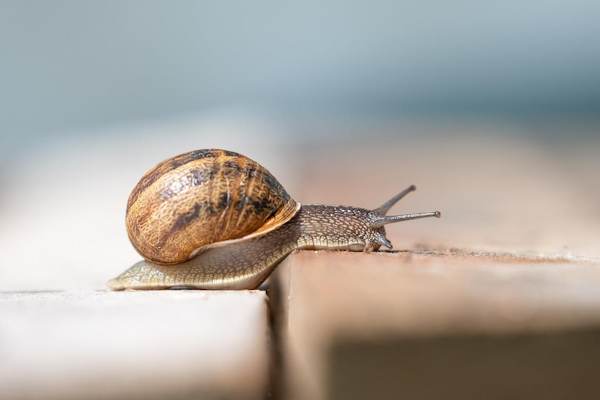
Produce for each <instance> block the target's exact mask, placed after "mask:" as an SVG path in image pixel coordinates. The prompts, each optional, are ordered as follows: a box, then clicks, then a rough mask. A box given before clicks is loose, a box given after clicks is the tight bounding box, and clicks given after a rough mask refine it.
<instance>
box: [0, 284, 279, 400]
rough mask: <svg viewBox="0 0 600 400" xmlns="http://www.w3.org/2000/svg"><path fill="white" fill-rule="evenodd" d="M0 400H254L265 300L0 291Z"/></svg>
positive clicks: (249, 294)
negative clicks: (138, 399)
mask: <svg viewBox="0 0 600 400" xmlns="http://www.w3.org/2000/svg"><path fill="white" fill-rule="evenodd" d="M0 315H1V318H0V398H1V399H5V400H11V399H39V398H44V399H100V398H101V399H132V398H144V399H154V398H156V399H162V398H169V399H193V398H202V399H212V398H214V399H262V398H264V397H265V394H266V392H267V386H268V379H269V372H268V369H269V363H270V349H269V346H270V340H271V339H270V332H269V327H268V309H267V302H266V296H265V294H264V292H258V291H239V292H199V291H197V292H191V291H170V292H167V291H156V292H101V291H99V292H90V291H86V292H37V293H35V292H34V293H23V292H2V293H0Z"/></svg>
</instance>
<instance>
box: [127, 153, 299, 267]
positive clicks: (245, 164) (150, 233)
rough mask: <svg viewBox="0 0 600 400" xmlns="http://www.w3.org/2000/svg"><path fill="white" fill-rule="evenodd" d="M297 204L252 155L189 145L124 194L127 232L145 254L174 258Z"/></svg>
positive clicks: (285, 213) (280, 219)
mask: <svg viewBox="0 0 600 400" xmlns="http://www.w3.org/2000/svg"><path fill="white" fill-rule="evenodd" d="M299 209H300V204H298V203H296V202H295V201H294V199H292V198H291V197H290V196H289V195H288V194H287V192H286V191H285V189H284V188H283V186H281V184H280V183H279V182H278V181H277V179H275V178H274V177H273V176H272V175H271V174H270V173H269V171H267V170H266V169H265V168H264V167H262V166H261V165H260V164H258V163H257V162H255V161H253V160H251V159H249V158H248V157H245V156H243V155H241V154H238V153H234V152H232V151H226V150H218V149H209V150H196V151H191V152H189V153H185V154H181V155H178V156H175V157H173V158H170V159H168V160H165V161H163V162H161V163H160V164H158V165H157V166H156V167H154V168H152V169H151V170H150V171H148V172H146V174H145V175H144V176H143V177H142V179H140V181H139V182H138V184H137V185H136V186H135V188H134V189H133V191H132V192H131V195H130V196H129V200H128V202H127V215H126V218H125V219H126V224H127V234H128V235H129V239H130V240H131V243H132V244H133V246H134V247H135V248H136V250H137V251H138V252H139V253H140V254H141V255H142V256H143V257H144V258H145V259H147V260H149V261H152V262H155V263H159V264H177V263H181V262H184V261H187V260H189V259H190V258H192V257H193V256H194V255H196V254H197V253H198V252H200V251H202V250H204V249H206V248H207V247H209V246H211V247H212V246H216V245H219V243H222V242H224V241H227V240H232V239H240V238H247V237H250V236H252V237H254V236H257V235H262V234H264V233H267V232H269V231H271V230H273V229H275V228H277V227H279V226H281V225H282V224H284V223H286V222H287V221H289V220H290V219H291V218H292V217H293V216H294V215H295V214H296V212H297V211H298V210H299Z"/></svg>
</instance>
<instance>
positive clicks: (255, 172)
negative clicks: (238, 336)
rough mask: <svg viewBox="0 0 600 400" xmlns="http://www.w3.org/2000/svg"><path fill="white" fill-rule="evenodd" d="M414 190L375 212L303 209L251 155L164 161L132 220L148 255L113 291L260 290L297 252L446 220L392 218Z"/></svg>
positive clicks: (363, 243)
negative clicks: (405, 224)
mask: <svg viewBox="0 0 600 400" xmlns="http://www.w3.org/2000/svg"><path fill="white" fill-rule="evenodd" d="M414 190H416V187H415V186H414V185H413V186H409V187H408V188H406V189H404V190H403V191H401V192H400V193H398V194H397V195H395V196H394V197H392V198H391V199H389V200H388V201H386V202H385V203H384V204H383V205H381V206H380V207H378V208H375V209H373V210H367V209H364V208H357V207H347V206H328V205H301V204H300V203H298V202H296V201H295V200H294V199H293V198H291V197H290V195H289V194H288V193H287V192H286V190H285V188H284V187H283V186H282V185H281V184H280V183H279V182H278V181H277V179H275V177H274V176H273V175H271V173H270V172H269V171H268V170H267V169H266V168H264V167H263V166H261V165H260V164H258V163H257V162H255V161H253V160H251V159H250V158H248V157H246V156H243V155H241V154H238V153H234V152H232V151H227V150H219V149H206V150H195V151H191V152H188V153H184V154H180V155H178V156H175V157H172V158H170V159H168V160H165V161H163V162H161V163H159V164H158V165H156V166H155V167H154V168H152V169H151V170H149V171H148V172H146V173H145V174H144V176H142V178H141V179H140V181H139V182H138V183H137V185H136V186H135V187H134V188H133V190H132V192H131V194H130V196H129V199H128V201H127V211H126V217H125V224H126V228H127V234H128V236H129V240H130V241H131V243H132V245H133V247H134V248H135V249H136V250H137V251H138V253H139V254H140V255H141V256H142V257H143V258H144V259H143V260H142V261H139V262H138V263H136V264H134V265H133V266H132V267H131V268H129V269H127V270H126V271H125V272H123V273H122V274H121V275H119V276H117V277H116V278H114V279H112V280H110V281H109V282H108V287H109V288H111V289H113V290H124V289H169V288H182V287H186V288H194V289H256V288H257V287H259V286H260V284H261V283H262V282H263V281H264V280H265V279H266V278H267V277H268V276H269V275H270V274H271V272H273V270H274V269H275V267H276V266H277V264H278V263H279V262H280V261H282V260H283V259H284V258H285V257H286V256H287V255H288V254H290V253H291V252H292V251H294V250H297V249H325V250H326V249H331V250H348V251H365V252H368V251H376V250H378V249H379V248H380V247H381V246H384V247H387V248H390V249H391V248H392V244H391V242H390V241H389V240H388V239H387V238H386V235H385V225H386V224H389V223H393V222H399V221H408V220H412V219H418V218H427V217H438V218H439V217H440V212H439V211H433V212H424V213H414V214H404V215H387V213H388V211H389V210H390V208H392V206H393V205H394V204H396V203H397V202H398V201H399V200H400V199H401V198H403V197H404V196H405V195H407V194H408V193H410V192H412V191H414Z"/></svg>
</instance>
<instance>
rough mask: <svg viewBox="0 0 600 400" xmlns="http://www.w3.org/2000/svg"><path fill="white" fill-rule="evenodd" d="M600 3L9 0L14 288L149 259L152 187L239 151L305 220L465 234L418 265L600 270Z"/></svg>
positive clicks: (6, 234)
mask: <svg viewBox="0 0 600 400" xmlns="http://www.w3.org/2000/svg"><path fill="white" fill-rule="evenodd" d="M598 21H600V3H598V2H597V1H593V0H573V1H570V2H564V1H552V0H527V1H523V0H519V1H517V0H507V1H503V2H497V3H494V2H477V1H469V0H466V1H457V2H451V3H448V2H440V1H437V2H436V1H419V2H416V1H369V2H367V1H364V2H344V1H312V0H308V1H303V2H295V3H293V4H286V2H279V1H265V2H258V3H257V2H204V1H178V2H168V1H141V0H134V1H120V2H92V1H53V2H43V1H6V0H4V1H1V2H0V48H1V49H2V53H1V54H2V55H1V57H2V62H1V63H0V88H1V90H0V135H1V136H0V183H1V184H2V188H3V190H2V191H0V220H1V221H2V222H1V223H0V248H1V250H2V254H3V257H2V258H3V260H2V261H1V262H0V289H4V290H39V289H59V288H69V287H78V288H80V287H95V288H98V287H102V285H103V282H104V281H105V280H106V279H107V278H108V277H110V276H112V275H114V274H116V273H118V272H120V271H121V270H122V269H124V267H126V266H127V265H128V264H131V263H132V262H134V261H136V260H137V259H138V258H139V256H138V255H137V254H136V253H135V251H134V250H133V249H132V247H131V246H130V245H129V243H128V240H127V237H126V234H125V229H124V226H123V225H124V224H123V218H124V210H125V203H126V199H127V196H128V194H129V191H130V190H131V188H132V187H133V186H134V185H135V183H136V182H137V180H138V179H139V177H141V175H142V174H143V173H144V172H145V171H146V170H147V169H149V168H150V167H152V166H153V165H154V164H156V163H157V162H159V161H160V160H162V159H165V158H167V157H170V156H172V155H174V154H177V153H180V152H183V151H187V150H191V149H196V148H208V147H224V148H228V149H231V150H235V151H238V152H241V153H243V154H246V155H248V156H250V157H252V158H254V159H256V160H258V161H259V162H261V163H262V164H263V165H265V166H266V167H267V168H268V169H269V170H270V171H271V172H273V174H274V175H275V176H277V177H278V179H279V180H280V181H281V182H282V183H283V184H284V186H285V187H286V188H287V189H288V191H289V192H290V193H291V194H292V195H293V196H294V197H295V198H297V199H298V200H299V201H301V202H335V203H346V204H353V205H357V206H365V207H367V206H369V207H374V206H376V205H378V203H380V202H382V201H383V200H385V199H386V198H387V197H389V196H391V195H392V194H393V193H394V192H396V191H398V190H400V189H401V188H403V187H405V186H407V185H409V184H411V183H415V184H417V185H418V186H419V188H420V190H419V191H418V192H417V193H416V194H414V195H413V197H412V198H411V199H409V200H407V201H406V203H404V205H403V207H405V208H406V209H411V210H414V211H425V210H429V209H441V210H442V211H443V212H444V215H445V218H444V219H443V220H442V222H440V221H423V222H420V223H418V224H417V223H415V224H414V225H410V226H408V225H407V226H406V227H393V228H390V236H391V239H392V240H393V241H394V243H395V244H396V247H398V248H411V247H419V246H421V247H423V246H425V247H439V248H452V247H466V248H476V249H490V250H503V251H519V252H529V253H536V254H560V255H561V256H573V257H594V256H600V254H598V250H597V248H596V244H595V243H594V242H593V238H594V237H596V238H597V237H598V234H600V222H599V221H600V210H599V208H598V206H597V204H598V199H600V195H599V193H600V188H599V186H598V183H597V174H596V172H597V171H598V169H597V167H598V164H599V162H598V161H597V158H598V150H599V149H600V147H599V144H600V130H599V126H600V125H599V117H600V114H599V112H600V72H599V71H600V41H599V40H598V38H599V37H600V24H599V23H598Z"/></svg>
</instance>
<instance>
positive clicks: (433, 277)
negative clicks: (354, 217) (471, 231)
mask: <svg viewBox="0 0 600 400" xmlns="http://www.w3.org/2000/svg"><path fill="white" fill-rule="evenodd" d="M276 274H277V275H276V282H277V283H276V285H275V288H274V290H273V292H274V295H275V301H276V302H277V307H278V309H279V310H280V312H279V315H280V318H281V319H280V321H279V326H280V332H279V333H280V335H281V338H282V346H283V347H282V348H283V355H284V357H283V365H284V367H285V391H284V393H285V398H289V399H306V398H311V399H324V398H334V399H337V398H340V399H342V398H343V399H349V398H364V395H366V394H369V395H370V396H371V397H373V398H378V399H383V398H398V397H399V396H400V395H403V396H407V398H411V399H434V398H440V397H444V398H480V397H481V395H482V393H487V392H486V390H489V393H487V394H488V395H489V396H487V397H486V398H523V397H526V396H525V395H535V396H534V397H539V395H543V396H542V397H543V398H551V399H555V398H556V399H557V398H565V399H566V398H593V397H592V395H594V396H596V397H597V396H598V395H600V384H599V383H597V379H596V373H595V371H598V370H599V369H600V351H598V350H597V349H598V343H600V290H598V287H599V286H600V263H588V262H573V261H572V260H570V259H561V258H548V259H544V258H530V259H527V258H521V257H515V256H512V255H509V254H486V253H474V252H471V253H469V252H458V251H454V252H446V253H433V252H424V253H421V254H419V253H415V252H399V253H375V254H362V253H332V252H300V253H297V254H293V255H292V256H291V257H289V258H288V259H287V260H286V261H284V262H283V263H282V265H281V266H280V267H279V269H278V270H277V272H276ZM478 382H481V383H478ZM486 387H487V389H486ZM477 393H479V395H480V396H477ZM569 396H570V397H569Z"/></svg>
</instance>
